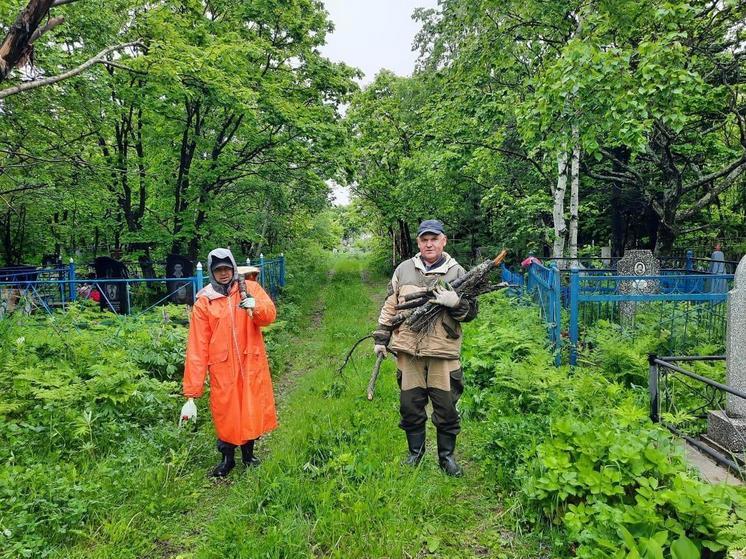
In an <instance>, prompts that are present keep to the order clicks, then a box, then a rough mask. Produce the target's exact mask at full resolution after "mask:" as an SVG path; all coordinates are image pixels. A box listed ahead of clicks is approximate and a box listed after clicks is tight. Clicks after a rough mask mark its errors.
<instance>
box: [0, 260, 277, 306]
mask: <svg viewBox="0 0 746 559" xmlns="http://www.w3.org/2000/svg"><path fill="white" fill-rule="evenodd" d="M247 263H249V261H248V259H247ZM253 265H255V266H256V267H257V268H259V276H258V278H257V279H258V281H259V283H260V284H261V285H262V287H263V288H264V289H265V290H266V291H267V292H268V293H269V294H270V296H271V297H272V298H273V299H276V298H277V297H278V296H279V295H280V292H281V289H282V288H283V287H284V286H285V256H284V255H283V254H281V255H280V256H278V257H276V258H269V259H265V258H264V255H261V256H260V258H259V262H257V263H253ZM196 268H197V269H196V273H195V275H194V276H192V277H180V278H121V279H119V278H93V279H80V278H78V277H77V274H76V267H75V264H74V262H72V260H71V262H70V264H69V265H68V266H64V267H58V268H43V269H36V268H33V267H28V266H19V267H15V268H4V269H3V271H2V272H0V317H2V316H3V315H4V314H5V312H6V310H8V309H9V308H10V307H11V306H13V305H15V304H17V303H18V304H22V305H24V307H25V310H26V311H27V312H30V311H31V310H32V308H33V307H39V308H42V309H44V310H45V311H46V312H50V313H51V312H52V310H53V309H54V308H56V307H63V308H64V307H65V305H66V304H68V303H69V302H72V301H75V300H76V298H77V292H78V287H79V286H81V285H88V286H93V287H95V288H96V289H97V290H98V292H99V293H100V295H101V298H102V300H103V306H104V307H106V308H108V309H109V310H112V311H114V312H122V313H123V314H130V313H131V312H132V295H133V289H138V288H139V287H144V286H146V285H151V284H153V283H163V284H165V285H168V284H169V282H177V283H178V285H179V286H178V287H177V288H176V289H173V290H169V289H168V288H167V289H166V291H168V293H167V294H166V295H165V296H163V297H161V298H159V299H158V300H157V301H156V302H155V303H152V304H150V305H149V306H148V307H147V308H148V309H150V308H152V307H155V306H156V305H159V304H161V303H163V302H165V301H167V300H168V299H169V298H170V297H171V296H172V295H173V294H174V293H176V292H177V291H179V290H180V289H183V286H184V284H185V283H186V285H190V286H191V287H192V289H193V290H194V293H197V292H198V291H199V290H200V289H202V287H203V286H204V285H205V283H206V282H207V281H209V277H208V276H206V275H204V273H203V270H202V263H198V264H197V266H196ZM107 285H113V286H119V285H124V291H125V293H124V299H123V300H122V301H121V305H118V304H116V303H115V302H114V301H112V300H110V298H109V296H107V292H108V291H107V289H106V287H107ZM146 310H147V309H146ZM141 312H143V311H141Z"/></svg>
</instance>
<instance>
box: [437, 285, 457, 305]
mask: <svg viewBox="0 0 746 559" xmlns="http://www.w3.org/2000/svg"><path fill="white" fill-rule="evenodd" d="M433 295H435V299H433V302H434V303H437V304H438V305H441V306H443V307H448V308H449V309H452V308H454V307H457V306H458V304H459V303H460V302H461V297H459V296H458V293H456V292H455V291H451V290H449V289H446V288H445V287H443V286H440V287H437V288H436V289H435V291H433Z"/></svg>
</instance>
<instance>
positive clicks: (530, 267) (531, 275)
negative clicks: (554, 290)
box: [526, 262, 535, 294]
mask: <svg viewBox="0 0 746 559" xmlns="http://www.w3.org/2000/svg"><path fill="white" fill-rule="evenodd" d="M534 266H535V264H534V263H533V262H531V263H530V264H529V265H528V278H526V292H527V293H528V294H531V293H532V292H533V290H534Z"/></svg>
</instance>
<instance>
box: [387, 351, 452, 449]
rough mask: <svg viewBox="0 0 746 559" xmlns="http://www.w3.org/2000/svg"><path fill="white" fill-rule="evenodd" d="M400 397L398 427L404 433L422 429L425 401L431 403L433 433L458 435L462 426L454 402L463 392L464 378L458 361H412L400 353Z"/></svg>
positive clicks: (397, 365)
mask: <svg viewBox="0 0 746 559" xmlns="http://www.w3.org/2000/svg"><path fill="white" fill-rule="evenodd" d="M396 367H397V369H398V370H397V372H396V378H397V381H398V383H399V388H400V389H401V392H400V394H399V404H400V406H399V413H400V415H401V421H400V422H399V427H401V428H402V429H404V431H406V432H407V433H416V432H420V431H422V430H423V429H424V428H425V423H426V422H427V412H426V410H425V408H426V406H427V403H428V400H429V401H430V402H431V403H432V406H433V413H432V420H433V424H434V425H435V427H436V429H437V430H438V431H440V432H443V433H448V434H451V435H458V433H459V431H460V430H461V422H460V417H459V414H458V410H456V402H458V399H459V398H460V397H461V393H462V392H463V391H464V382H463V381H464V376H463V373H462V371H461V362H460V361H459V360H458V359H440V358H438V357H415V356H413V355H409V354H406V353H402V352H399V354H398V356H397V358H396Z"/></svg>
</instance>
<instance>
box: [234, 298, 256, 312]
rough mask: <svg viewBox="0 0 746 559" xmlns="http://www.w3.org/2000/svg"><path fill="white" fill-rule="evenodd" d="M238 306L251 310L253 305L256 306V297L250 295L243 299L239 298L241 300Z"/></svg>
mask: <svg viewBox="0 0 746 559" xmlns="http://www.w3.org/2000/svg"><path fill="white" fill-rule="evenodd" d="M238 306H239V307H241V308H242V309H245V310H247V311H250V310H253V309H254V307H256V299H254V298H253V297H251V296H249V297H244V298H243V299H241V302H240V303H239V304H238Z"/></svg>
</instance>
